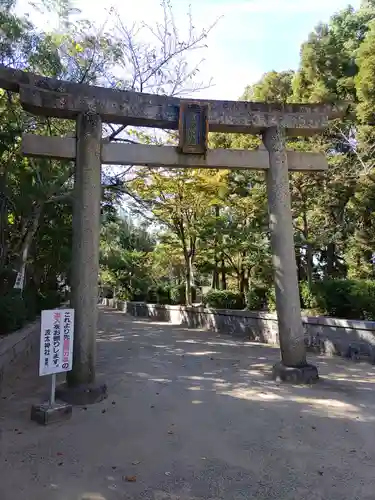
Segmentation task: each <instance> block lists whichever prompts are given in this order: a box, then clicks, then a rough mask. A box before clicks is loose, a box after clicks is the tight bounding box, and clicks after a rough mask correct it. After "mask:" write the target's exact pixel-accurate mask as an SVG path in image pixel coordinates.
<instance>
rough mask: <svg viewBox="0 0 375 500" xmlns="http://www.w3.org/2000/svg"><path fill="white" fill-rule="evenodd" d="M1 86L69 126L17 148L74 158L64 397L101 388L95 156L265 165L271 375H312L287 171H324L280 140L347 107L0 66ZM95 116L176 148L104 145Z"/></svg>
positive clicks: (314, 129)
mask: <svg viewBox="0 0 375 500" xmlns="http://www.w3.org/2000/svg"><path fill="white" fill-rule="evenodd" d="M0 87H2V88H4V89H7V90H10V91H13V92H19V94H20V102H21V105H22V106H23V108H24V109H25V110H27V111H29V112H31V113H33V114H35V115H43V116H50V117H55V118H66V119H72V120H75V121H76V123H77V127H76V130H77V132H76V138H57V137H48V138H47V137H36V136H25V137H24V138H23V146H22V147H23V151H24V153H25V154H27V155H32V156H47V157H52V158H68V159H71V160H75V164H76V170H75V190H74V217H73V283H72V292H73V293H72V306H73V307H74V309H75V343H74V361H73V370H72V372H71V373H70V374H69V376H68V388H67V390H66V391H65V392H64V391H63V392H62V393H61V395H62V396H63V397H64V398H65V399H67V400H69V399H74V401H75V402H77V400H79V394H81V395H83V396H82V398H81V399H82V400H84V401H85V402H86V403H87V402H88V400H89V399H90V398H91V400H92V402H94V401H95V400H97V399H98V398H101V397H102V394H103V387H101V386H97V385H96V384H95V340H96V329H97V292H98V272H99V221H100V196H101V164H102V163H110V164H115V165H119V164H132V165H149V166H166V167H170V168H173V167H179V168H197V167H199V168H233V169H238V168H253V169H261V170H265V171H266V181H267V192H268V207H269V220H270V222H269V224H270V231H271V244H272V250H273V265H274V271H275V289H276V307H277V316H278V324H279V339H280V347H281V358H282V360H281V362H280V363H278V364H277V365H275V367H274V372H273V373H274V377H278V378H281V379H282V380H291V381H293V382H312V381H315V380H317V379H318V372H317V369H316V367H315V366H312V365H309V364H307V362H306V350H305V345H304V332H303V327H302V321H301V310H300V301H299V289H298V280H297V268H296V260H295V250H294V235H293V220H292V212H291V198H290V192H289V172H288V170H301V171H314V170H315V171H316V170H324V169H325V168H327V162H326V160H325V158H324V156H322V155H321V154H318V153H297V152H293V151H287V150H286V147H285V139H286V137H287V136H309V135H312V134H315V133H318V132H320V131H321V130H323V129H324V128H325V127H326V126H327V125H328V122H329V120H330V119H334V118H340V117H343V116H344V114H345V113H346V111H347V109H346V108H347V106H345V105H343V106H336V107H333V106H329V105H319V104H310V105H308V104H268V103H253V102H241V101H212V100H204V101H202V100H194V101H190V100H186V99H178V98H175V97H167V96H160V95H152V94H142V93H136V92H128V91H119V90H116V89H110V88H102V87H95V86H88V85H81V84H76V83H71V82H64V81H60V80H56V79H51V78H46V77H43V76H40V75H35V74H31V73H26V72H23V71H20V70H14V69H12V68H5V67H4V66H0ZM102 122H105V123H114V124H125V125H133V126H144V127H156V128H166V129H172V130H179V137H180V142H179V146H178V147H177V148H174V147H159V146H143V145H142V146H138V145H136V146H134V145H124V144H122V145H119V144H108V143H105V142H103V140H102ZM208 131H211V132H236V133H245V134H261V135H262V138H263V143H264V145H265V148H266V150H261V149H260V150H257V151H237V150H208V149H207V135H208ZM72 394H74V397H73V396H71V395H72ZM87 394H90V397H88V396H87Z"/></svg>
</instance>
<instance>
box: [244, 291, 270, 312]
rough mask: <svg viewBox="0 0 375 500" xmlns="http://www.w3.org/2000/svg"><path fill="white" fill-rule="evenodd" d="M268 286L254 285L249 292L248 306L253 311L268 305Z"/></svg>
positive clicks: (260, 309)
mask: <svg viewBox="0 0 375 500" xmlns="http://www.w3.org/2000/svg"><path fill="white" fill-rule="evenodd" d="M267 292H268V288H266V287H265V286H252V287H251V288H250V290H249V292H248V294H247V308H248V309H250V310H251V311H262V310H263V309H265V307H266V306H267Z"/></svg>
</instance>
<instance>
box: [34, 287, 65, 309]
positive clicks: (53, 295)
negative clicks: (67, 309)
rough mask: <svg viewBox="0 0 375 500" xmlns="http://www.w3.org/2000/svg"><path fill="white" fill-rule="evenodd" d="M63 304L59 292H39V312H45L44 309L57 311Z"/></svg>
mask: <svg viewBox="0 0 375 500" xmlns="http://www.w3.org/2000/svg"><path fill="white" fill-rule="evenodd" d="M61 302H62V297H61V294H60V292H59V291H58V290H46V291H43V292H39V293H38V295H37V308H38V312H40V311H43V309H55V308H56V307H59V306H60V304H61Z"/></svg>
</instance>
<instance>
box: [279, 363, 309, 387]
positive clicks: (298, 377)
mask: <svg viewBox="0 0 375 500" xmlns="http://www.w3.org/2000/svg"><path fill="white" fill-rule="evenodd" d="M272 378H273V379H274V380H276V381H279V382H287V383H290V384H314V383H315V382H318V380H319V374H318V369H317V368H316V366H314V365H309V364H306V365H304V366H286V365H284V363H281V362H280V363H276V365H274V366H273V368H272Z"/></svg>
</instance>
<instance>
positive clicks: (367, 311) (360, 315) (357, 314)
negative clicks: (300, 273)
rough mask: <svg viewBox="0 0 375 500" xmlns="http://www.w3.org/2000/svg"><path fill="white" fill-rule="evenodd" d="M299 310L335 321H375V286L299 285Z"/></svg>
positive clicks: (360, 283) (345, 282)
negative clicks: (311, 311) (340, 319)
mask: <svg viewBox="0 0 375 500" xmlns="http://www.w3.org/2000/svg"><path fill="white" fill-rule="evenodd" d="M300 294H301V306H302V308H303V309H312V310H314V311H316V313H317V314H322V315H325V316H332V317H335V318H346V319H359V320H375V282H374V281H366V280H324V281H317V282H315V283H313V284H312V285H311V288H309V287H308V285H307V283H300Z"/></svg>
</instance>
